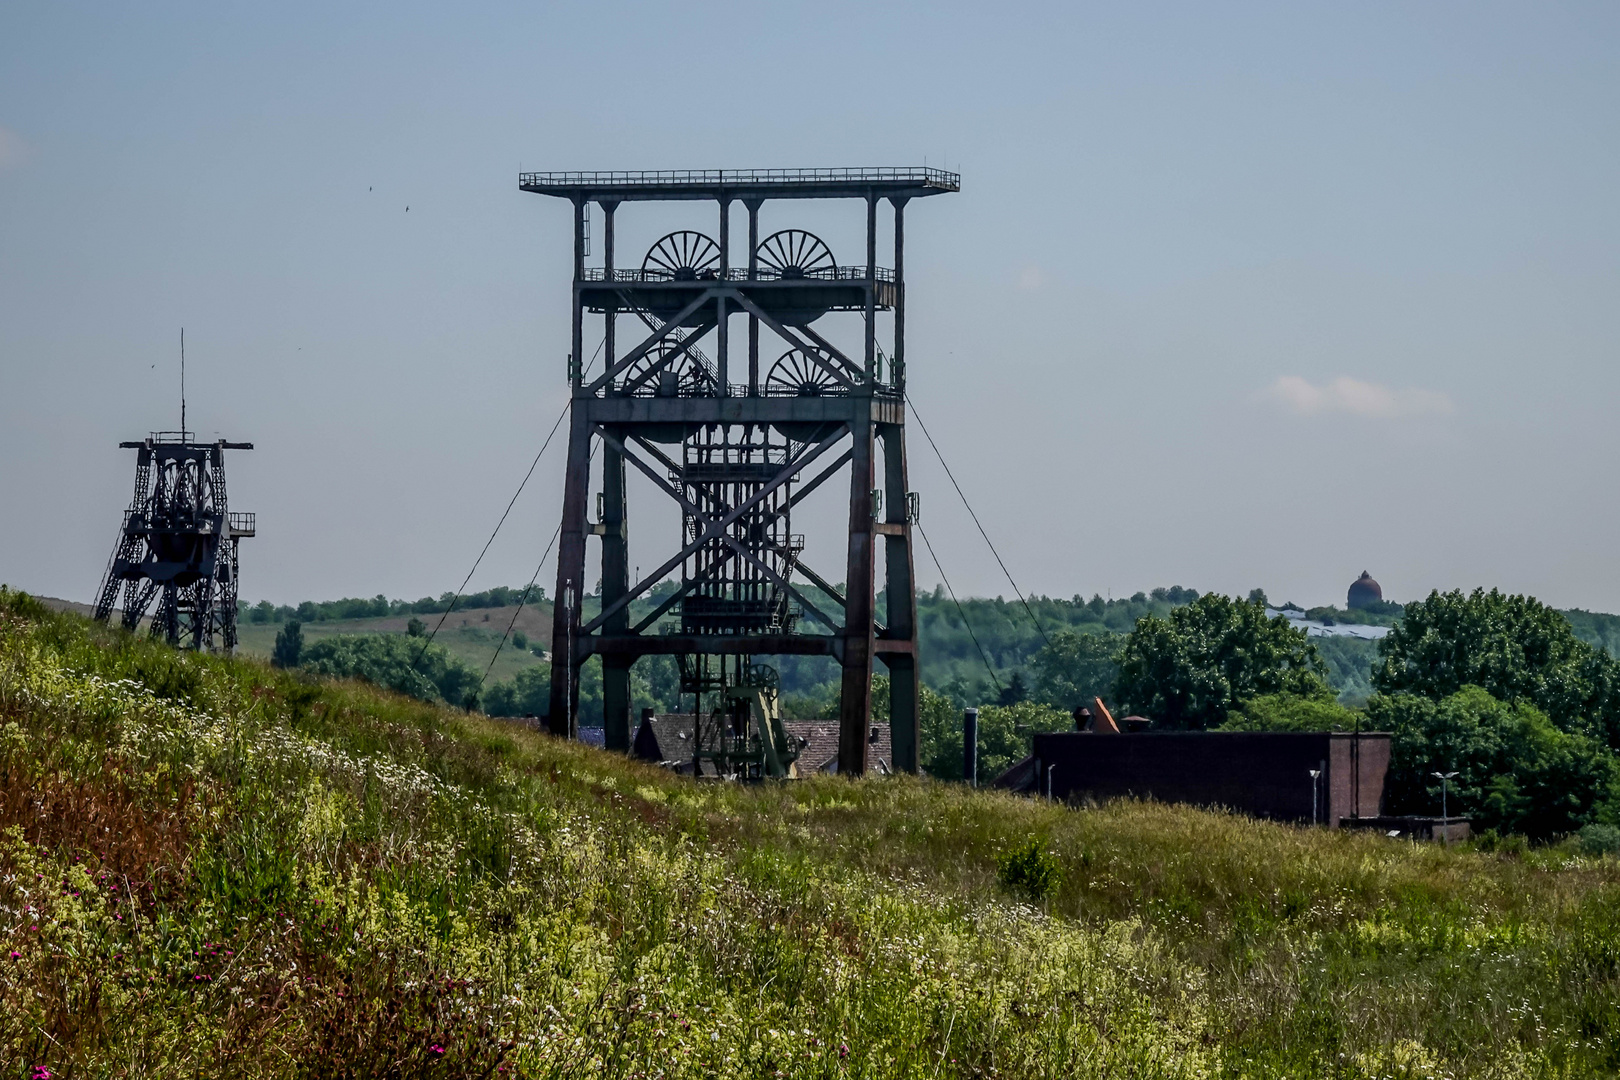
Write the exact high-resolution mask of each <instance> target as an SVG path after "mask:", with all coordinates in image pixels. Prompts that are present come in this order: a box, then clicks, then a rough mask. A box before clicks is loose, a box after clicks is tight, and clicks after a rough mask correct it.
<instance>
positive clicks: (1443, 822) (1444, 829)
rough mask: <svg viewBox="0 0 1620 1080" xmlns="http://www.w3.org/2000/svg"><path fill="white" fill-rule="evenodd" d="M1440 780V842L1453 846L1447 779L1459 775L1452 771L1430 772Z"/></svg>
mask: <svg viewBox="0 0 1620 1080" xmlns="http://www.w3.org/2000/svg"><path fill="white" fill-rule="evenodd" d="M1429 775H1430V776H1432V777H1435V778H1436V779H1438V780H1439V781H1440V844H1441V846H1442V847H1450V846H1451V820H1450V818H1449V817H1448V815H1447V813H1446V781H1448V780H1450V779H1452V778H1453V777H1455V776H1456V775H1457V773H1456V772H1455V771H1452V772H1444V773H1443V772H1432V773H1430V774H1429Z"/></svg>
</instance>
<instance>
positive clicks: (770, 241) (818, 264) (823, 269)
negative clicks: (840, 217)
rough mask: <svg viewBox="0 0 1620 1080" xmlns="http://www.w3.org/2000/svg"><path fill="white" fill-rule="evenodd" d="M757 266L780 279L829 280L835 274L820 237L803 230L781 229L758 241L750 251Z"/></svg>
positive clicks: (831, 257) (835, 264) (827, 249)
mask: <svg viewBox="0 0 1620 1080" xmlns="http://www.w3.org/2000/svg"><path fill="white" fill-rule="evenodd" d="M754 257H755V258H756V259H757V260H758V261H759V264H760V265H761V266H763V267H765V268H767V269H769V270H772V271H774V272H775V273H776V275H777V276H778V277H781V278H784V279H788V280H791V279H794V278H805V277H821V276H831V275H832V274H834V273H836V272H837V270H838V263H837V262H835V261H834V260H833V255H832V251H831V250H830V249H829V248H828V247H827V245H826V244H824V243H822V242H821V237H819V236H817V235H816V234H815V233H812V232H806V231H805V230H803V229H783V230H782V231H781V232H774V233H772V234H771V235H769V236H767V237H766V238H765V239H764V240H761V241H760V244H759V247H758V248H756V249H754Z"/></svg>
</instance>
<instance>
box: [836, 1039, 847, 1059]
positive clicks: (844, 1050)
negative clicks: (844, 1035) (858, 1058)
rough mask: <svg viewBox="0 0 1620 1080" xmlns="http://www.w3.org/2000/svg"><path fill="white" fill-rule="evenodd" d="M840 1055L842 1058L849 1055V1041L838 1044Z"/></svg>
mask: <svg viewBox="0 0 1620 1080" xmlns="http://www.w3.org/2000/svg"><path fill="white" fill-rule="evenodd" d="M838 1056H839V1057H841V1058H847V1057H849V1044H848V1043H839V1044H838Z"/></svg>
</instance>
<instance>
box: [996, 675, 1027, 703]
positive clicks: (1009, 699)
mask: <svg viewBox="0 0 1620 1080" xmlns="http://www.w3.org/2000/svg"><path fill="white" fill-rule="evenodd" d="M1028 698H1029V686H1028V684H1027V683H1025V682H1024V673H1023V672H1022V671H1015V672H1013V673H1012V678H1010V679H1008V680H1007V685H1006V686H1003V687H1002V688H1001V694H1000V696H999V697H998V698H997V700H996V704H997V705H1016V704H1018V703H1019V702H1020V701H1025V700H1027V699H1028Z"/></svg>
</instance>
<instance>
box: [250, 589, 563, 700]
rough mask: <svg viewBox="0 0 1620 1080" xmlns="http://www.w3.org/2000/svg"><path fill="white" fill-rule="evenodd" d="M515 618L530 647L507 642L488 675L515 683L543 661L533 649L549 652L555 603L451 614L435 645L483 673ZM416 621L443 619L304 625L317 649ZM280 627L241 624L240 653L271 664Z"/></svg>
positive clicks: (402, 629) (427, 620)
mask: <svg viewBox="0 0 1620 1080" xmlns="http://www.w3.org/2000/svg"><path fill="white" fill-rule="evenodd" d="M514 613H517V624H516V626H515V627H514V630H519V631H522V632H523V634H524V636H525V637H526V638H527V639H528V642H529V648H527V649H519V648H517V647H515V646H514V645H513V644H512V642H510V641H508V642H507V644H506V648H504V649H502V650H501V655H500V658H499V659H497V660H496V661H495V667H494V669H493V670H491V671H490V673H489V681H490V682H492V683H496V682H500V681H502V680H504V679H510V678H511V677H512V676H514V675H516V674H517V673H518V672H519V671H522V670H523V669H524V668H529V667H534V666H535V665H537V664H541V663H543V662H544V661H542V660H541V659H540V657H538V656H536V655H535V654H534V652H533V651H531V650H533V649H534V648H535V647H537V646H538V647H540V648H546V647H549V646H550V644H551V605H550V604H546V605H543V606H542V605H528V606H525V607H524V608H523V610H522V612H521V613H518V612H517V608H516V607H515V606H514V607H505V608H488V609H483V610H476V611H455V612H451V613H450V615H449V617H448V618H446V619H445V622H444V627H443V629H441V630H440V631H439V633H438V636H437V637H435V638H434V639H433V640H434V643H435V644H438V645H443V646H444V647H445V649H446V650H447V651H448V652H449V653H450V655H451V656H454V657H455V658H456V659H457V660H460V661H461V662H462V663H464V664H466V665H467V666H468V667H471V668H472V669H473V670H474V671H477V672H480V673H482V672H483V670H484V669H485V668H486V667H488V666H489V661H490V658H491V657H492V656H494V655H495V648H496V646H498V645H499V644H500V643H501V636H502V635H503V634H505V633H506V628H507V626H509V625H511V623H512V616H513V614H514ZM413 618H420V619H421V620H422V621H423V622H424V623H426V624H427V626H428V628H429V629H430V630H431V629H432V628H433V627H434V626H435V625H437V624H438V622H439V616H438V615H432V614H429V615H420V616H417V615H410V614H405V615H386V616H383V617H381V618H371V619H342V620H332V621H323V622H308V623H304V624H303V634H304V643H305V644H306V645H313V644H314V643H315V642H317V641H319V640H321V639H322V638H326V637H334V636H336V635H338V634H403V633H405V628H406V626H407V624H409V622H410V620H411V619H413ZM281 625H282V624H280V623H269V622H267V623H255V622H246V621H244V622H241V623H239V624H237V638H238V648H239V650H240V651H241V652H242V653H243V654H244V655H247V656H252V657H257V658H259V659H264V660H268V659H269V658H270V651H271V649H272V648H274V646H275V642H276V633H277V632H278V631H280V629H281Z"/></svg>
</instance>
